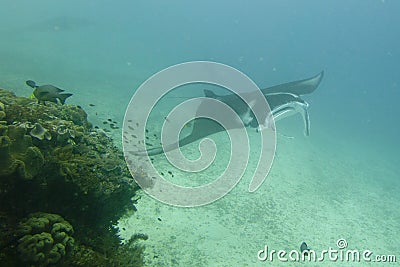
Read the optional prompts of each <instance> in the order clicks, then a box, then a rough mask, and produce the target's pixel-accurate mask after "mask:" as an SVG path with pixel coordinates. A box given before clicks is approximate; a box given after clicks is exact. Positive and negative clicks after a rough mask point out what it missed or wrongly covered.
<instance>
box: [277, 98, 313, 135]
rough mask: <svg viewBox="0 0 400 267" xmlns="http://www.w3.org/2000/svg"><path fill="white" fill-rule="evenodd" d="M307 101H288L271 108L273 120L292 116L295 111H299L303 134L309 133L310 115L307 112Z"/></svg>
mask: <svg viewBox="0 0 400 267" xmlns="http://www.w3.org/2000/svg"><path fill="white" fill-rule="evenodd" d="M307 108H308V103H307V102H305V101H304V102H297V101H293V102H289V103H286V104H283V105H280V106H278V107H276V108H275V109H274V110H272V114H273V116H274V120H275V122H276V121H279V120H281V119H284V118H287V117H289V116H292V115H294V114H296V113H300V115H301V116H302V118H303V121H304V135H305V136H309V135H310V116H309V114H308V110H307Z"/></svg>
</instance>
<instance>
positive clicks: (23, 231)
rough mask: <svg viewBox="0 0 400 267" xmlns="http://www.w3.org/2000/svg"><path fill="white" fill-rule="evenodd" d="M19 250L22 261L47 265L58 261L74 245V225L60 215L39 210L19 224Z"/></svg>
mask: <svg viewBox="0 0 400 267" xmlns="http://www.w3.org/2000/svg"><path fill="white" fill-rule="evenodd" d="M17 233H18V234H19V236H21V237H20V238H19V239H18V252H19V254H20V256H21V259H22V261H24V262H27V263H30V264H38V265H40V266H47V265H49V264H55V263H58V262H59V261H60V260H61V259H62V258H63V257H64V256H65V255H66V253H67V252H68V251H71V250H72V248H73V247H74V239H73V238H72V234H73V233H74V230H73V228H72V225H71V224H70V223H68V222H67V221H65V220H64V219H63V218H62V217H61V216H60V215H57V214H50V213H42V212H37V213H33V214H31V215H29V217H28V218H27V219H25V220H24V221H22V222H21V223H20V225H19V228H18V231H17Z"/></svg>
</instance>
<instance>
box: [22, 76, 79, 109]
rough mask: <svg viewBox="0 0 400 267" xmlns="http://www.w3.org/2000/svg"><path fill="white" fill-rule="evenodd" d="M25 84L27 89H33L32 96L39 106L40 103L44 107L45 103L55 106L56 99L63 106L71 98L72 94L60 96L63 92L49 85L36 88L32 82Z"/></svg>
mask: <svg viewBox="0 0 400 267" xmlns="http://www.w3.org/2000/svg"><path fill="white" fill-rule="evenodd" d="M25 83H26V85H28V86H29V87H32V88H34V89H35V90H34V91H33V95H34V96H35V98H36V99H37V100H38V103H39V104H40V103H41V102H42V103H43V104H44V105H46V101H50V102H53V103H56V104H57V103H58V102H57V99H58V100H59V101H60V103H61V104H62V105H64V103H65V100H66V99H67V98H68V97H70V96H72V94H62V93H61V92H64V90H62V89H60V88H57V87H55V86H53V85H50V84H45V85H41V86H38V85H36V83H35V82H34V81H32V80H28V81H26V82H25Z"/></svg>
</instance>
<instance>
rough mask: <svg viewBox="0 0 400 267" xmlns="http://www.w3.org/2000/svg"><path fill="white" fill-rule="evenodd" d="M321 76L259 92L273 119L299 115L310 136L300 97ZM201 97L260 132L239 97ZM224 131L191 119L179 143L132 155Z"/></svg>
mask: <svg viewBox="0 0 400 267" xmlns="http://www.w3.org/2000/svg"><path fill="white" fill-rule="evenodd" d="M323 76H324V72H323V71H322V72H320V73H319V74H317V75H316V76H314V77H311V78H308V79H304V80H299V81H294V82H289V83H284V84H280V85H275V86H272V87H268V88H265V89H262V90H261V92H262V94H263V95H264V97H265V99H266V100H267V102H268V104H269V106H270V109H271V114H272V116H273V118H274V120H275V121H278V120H280V119H282V118H286V117H288V116H291V115H294V114H296V113H300V114H301V115H302V117H303V120H304V127H305V131H304V134H305V135H306V136H308V135H309V134H310V118H309V115H308V110H307V108H308V103H307V102H306V101H305V100H303V99H302V98H301V97H300V96H302V95H306V94H310V93H312V92H314V90H315V89H316V88H317V87H318V85H319V84H320V83H321V80H322V78H323ZM204 94H205V96H206V97H209V98H214V99H217V100H219V101H221V102H224V103H225V104H227V105H228V106H229V107H231V108H232V109H233V110H234V111H235V112H236V113H237V114H238V115H239V117H240V118H241V119H242V121H243V123H244V125H245V126H249V127H253V128H256V129H262V123H259V122H258V121H257V120H256V119H255V116H254V114H253V113H252V112H251V107H249V106H248V105H247V104H246V103H245V102H244V101H243V100H242V98H241V97H240V96H238V95H236V94H228V95H217V94H215V93H213V92H212V91H209V90H204ZM240 125H243V124H238V127H239V126H240ZM224 130H225V129H224V128H223V127H222V126H220V125H219V124H218V123H216V122H214V121H212V120H209V119H205V118H197V119H195V120H194V123H193V127H192V132H191V133H190V134H189V135H187V136H186V137H184V138H182V139H180V140H179V142H178V144H176V143H175V144H167V145H164V149H163V148H162V147H156V148H151V149H147V150H143V151H136V152H134V154H136V155H140V156H144V155H149V156H153V155H158V154H161V153H164V152H167V151H171V150H173V149H176V148H178V147H183V146H185V145H187V144H190V143H193V142H195V141H197V140H200V139H203V138H205V137H207V136H209V135H211V134H214V133H218V132H221V131H224Z"/></svg>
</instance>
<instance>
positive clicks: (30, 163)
mask: <svg viewBox="0 0 400 267" xmlns="http://www.w3.org/2000/svg"><path fill="white" fill-rule="evenodd" d="M25 133H26V129H25V128H24V127H18V126H15V125H8V126H5V125H1V126H0V134H1V136H0V177H1V176H8V175H11V174H13V173H18V174H19V176H20V177H22V178H26V179H32V178H33V177H34V176H36V175H37V174H38V172H39V170H40V168H41V167H42V166H43V164H44V158H43V155H42V153H41V152H40V149H39V148H37V147H35V146H33V144H32V139H31V137H30V136H29V135H26V134H25Z"/></svg>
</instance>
